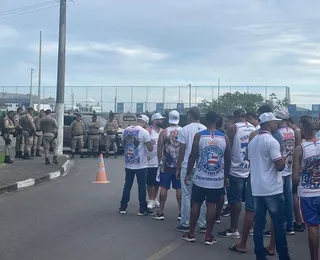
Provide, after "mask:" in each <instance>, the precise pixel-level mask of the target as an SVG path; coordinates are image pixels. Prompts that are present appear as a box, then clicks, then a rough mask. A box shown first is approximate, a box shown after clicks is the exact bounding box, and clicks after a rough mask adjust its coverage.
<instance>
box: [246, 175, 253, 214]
mask: <svg viewBox="0 0 320 260" xmlns="http://www.w3.org/2000/svg"><path fill="white" fill-rule="evenodd" d="M245 209H246V211H253V212H254V211H255V209H254V198H253V196H252V189H251V180H250V177H249V178H248V181H247V188H246V203H245Z"/></svg>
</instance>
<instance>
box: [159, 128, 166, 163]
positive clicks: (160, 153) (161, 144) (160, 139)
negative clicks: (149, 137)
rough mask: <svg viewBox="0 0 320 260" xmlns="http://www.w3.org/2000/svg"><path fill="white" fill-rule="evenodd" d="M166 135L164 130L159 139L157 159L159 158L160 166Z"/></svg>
mask: <svg viewBox="0 0 320 260" xmlns="http://www.w3.org/2000/svg"><path fill="white" fill-rule="evenodd" d="M164 134H165V131H164V130H162V131H161V132H160V135H159V139H158V146H157V157H158V163H159V164H160V162H161V158H162V152H163V140H164Z"/></svg>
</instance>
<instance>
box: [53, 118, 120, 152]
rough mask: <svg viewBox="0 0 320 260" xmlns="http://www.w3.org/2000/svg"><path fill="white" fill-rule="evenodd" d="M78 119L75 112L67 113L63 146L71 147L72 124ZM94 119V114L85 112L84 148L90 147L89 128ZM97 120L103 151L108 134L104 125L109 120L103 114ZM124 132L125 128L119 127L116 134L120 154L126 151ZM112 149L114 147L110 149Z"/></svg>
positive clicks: (83, 119)
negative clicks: (105, 133)
mask: <svg viewBox="0 0 320 260" xmlns="http://www.w3.org/2000/svg"><path fill="white" fill-rule="evenodd" d="M52 116H53V117H54V118H56V116H55V114H52ZM75 119H76V115H74V114H65V115H64V126H63V147H69V148H71V142H72V135H71V128H70V126H71V124H72V122H73V121H74V120H75ZM91 120H92V115H90V114H85V115H82V121H83V122H84V124H85V132H84V138H83V139H84V140H83V141H84V149H87V148H88V130H89V126H88V125H89V123H90V122H91ZM97 121H98V122H100V129H99V132H100V138H99V152H101V153H103V152H105V150H106V136H105V135H104V126H105V125H106V123H107V120H106V119H105V118H103V117H101V116H97ZM122 133H123V129H122V128H119V130H118V132H117V136H116V142H117V146H118V154H123V153H124V148H123V142H122ZM110 151H112V148H111V149H110Z"/></svg>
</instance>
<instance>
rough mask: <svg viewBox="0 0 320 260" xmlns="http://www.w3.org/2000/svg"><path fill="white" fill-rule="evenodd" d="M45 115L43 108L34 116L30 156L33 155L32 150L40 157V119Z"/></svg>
mask: <svg viewBox="0 0 320 260" xmlns="http://www.w3.org/2000/svg"><path fill="white" fill-rule="evenodd" d="M44 116H45V112H44V110H43V109H41V110H40V113H39V115H38V116H35V117H34V125H35V126H36V133H35V134H34V135H33V145H32V149H31V156H32V157H34V152H36V156H37V157H41V155H40V147H41V144H42V138H43V137H42V131H41V129H40V120H41V118H43V117H44Z"/></svg>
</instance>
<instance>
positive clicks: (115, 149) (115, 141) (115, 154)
mask: <svg viewBox="0 0 320 260" xmlns="http://www.w3.org/2000/svg"><path fill="white" fill-rule="evenodd" d="M112 148H113V152H114V158H116V157H117V154H118V144H117V140H116V135H113V136H112Z"/></svg>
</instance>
